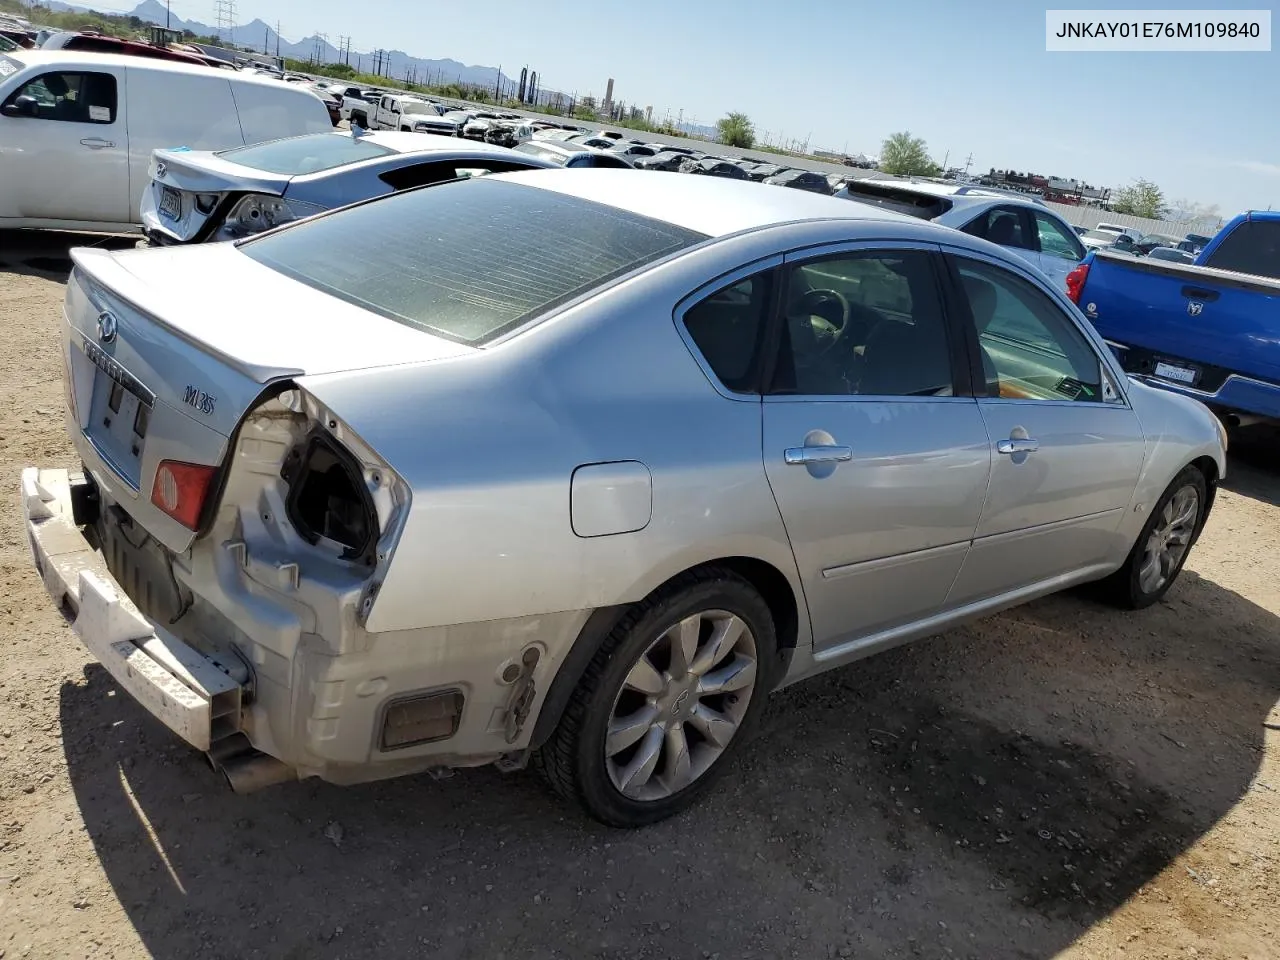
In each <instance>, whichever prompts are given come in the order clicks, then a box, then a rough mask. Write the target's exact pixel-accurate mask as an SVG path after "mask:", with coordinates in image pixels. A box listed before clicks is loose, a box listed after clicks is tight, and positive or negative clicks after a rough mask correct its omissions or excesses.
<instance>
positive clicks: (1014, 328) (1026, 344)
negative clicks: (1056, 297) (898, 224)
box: [957, 259, 1107, 403]
mask: <svg viewBox="0 0 1280 960" xmlns="http://www.w3.org/2000/svg"><path fill="white" fill-rule="evenodd" d="M957 268H958V272H959V274H960V283H961V286H962V287H963V290H964V294H965V298H966V299H967V301H968V304H969V311H970V313H971V314H972V317H973V322H974V325H975V327H976V328H977V334H978V345H979V347H980V349H981V351H982V366H983V371H984V373H985V380H986V385H987V390H986V393H987V396H989V397H1000V398H1002V399H1006V400H1085V401H1091V402H1095V403H1099V402H1102V401H1103V400H1105V399H1107V398H1105V397H1104V396H1103V391H1102V363H1101V361H1100V360H1099V359H1098V355H1097V354H1096V353H1094V351H1093V347H1092V346H1090V344H1089V342H1088V341H1087V340H1086V339H1085V337H1084V334H1082V333H1081V332H1080V331H1079V330H1077V329H1076V327H1075V324H1073V323H1072V322H1071V319H1070V318H1069V317H1068V316H1067V315H1066V313H1065V312H1064V311H1063V310H1062V309H1060V308H1059V307H1058V306H1057V305H1056V304H1055V303H1054V302H1053V301H1052V300H1050V299H1049V297H1048V296H1046V295H1045V294H1044V293H1042V292H1041V291H1039V290H1037V289H1036V288H1035V287H1034V286H1033V285H1032V284H1030V283H1028V282H1027V281H1026V280H1023V279H1022V278H1021V277H1018V276H1015V275H1014V274H1013V273H1012V272H1011V271H1009V270H1005V269H1003V268H1001V267H996V266H993V265H991V264H988V263H983V262H980V261H977V260H967V259H965V260H957Z"/></svg>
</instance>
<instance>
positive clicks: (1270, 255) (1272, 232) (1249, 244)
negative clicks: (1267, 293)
mask: <svg viewBox="0 0 1280 960" xmlns="http://www.w3.org/2000/svg"><path fill="white" fill-rule="evenodd" d="M1205 266H1206V267H1217V268H1218V269H1219V270H1234V271H1235V272H1236V273H1249V274H1252V275H1254V276H1255V277H1271V278H1272V279H1280V222H1277V221H1275V220H1246V221H1245V222H1244V223H1242V224H1240V225H1239V226H1238V227H1236V228H1235V229H1234V230H1232V231H1231V232H1230V233H1228V234H1227V235H1226V236H1225V237H1223V238H1222V242H1221V243H1219V244H1218V246H1217V248H1216V249H1214V251H1213V254H1212V255H1211V256H1210V257H1209V259H1208V261H1207V262H1206V263H1205Z"/></svg>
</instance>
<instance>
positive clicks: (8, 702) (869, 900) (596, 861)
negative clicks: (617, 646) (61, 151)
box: [0, 234, 1280, 960]
mask: <svg viewBox="0 0 1280 960" xmlns="http://www.w3.org/2000/svg"><path fill="white" fill-rule="evenodd" d="M77 242H84V240H83V238H81V239H79V240H78V241H77ZM33 243H34V244H36V246H32V244H33ZM60 244H61V246H60ZM65 245H66V241H64V240H61V239H59V238H56V237H53V238H50V237H46V238H42V239H38V240H34V241H33V240H31V239H28V238H21V244H20V243H19V238H16V237H14V236H13V235H12V234H10V235H4V234H0V304H3V308H2V315H3V317H4V320H5V332H6V334H7V335H6V337H5V338H4V340H3V342H2V343H0V475H2V476H3V477H6V478H8V479H7V481H6V482H7V483H9V484H10V495H9V496H8V497H6V498H3V499H2V500H0V578H2V580H0V957H2V958H4V960H12V958H17V957H28V956H29V957H41V958H43V957H51V958H69V957H81V956H85V957H89V956H93V957H120V958H125V957H129V958H132V957H146V956H154V957H161V958H188V957H228V958H250V957H286V958H325V960H327V958H339V957H346V958H356V957H378V958H387V957H401V956H404V957H408V956H414V957H419V956H431V957H439V958H486V960H491V958H493V960H496V958H499V957H508V958H515V957H573V958H588V957H590V958H624V957H625V958H649V957H653V958H659V957H675V958H710V957H720V958H723V960H738V958H747V957H796V958H805V960H808V958H825V957H864V958H871V957H876V958H878V957H938V958H952V957H973V958H981V960H990V958H1004V957H1011V958H1012V957H1016V958H1042V957H1051V956H1066V957H1073V958H1081V957H1091V958H1092V957H1107V958H1120V957H1124V958H1131V957H1144V958H1145V957H1152V958H1155V957H1188V956H1197V957H1202V958H1203V957H1213V958H1228V957H1231V958H1238V957H1251V958H1255V960H1256V958H1266V957H1280V946H1278V945H1277V944H1278V943H1280V941H1278V940H1277V935H1278V934H1280V910H1278V909H1277V904H1278V903H1280V709H1278V708H1277V698H1278V697H1280V620H1278V619H1277V617H1278V616H1280V549H1278V548H1280V454H1278V452H1277V451H1280V445H1278V444H1277V441H1276V437H1275V436H1255V437H1252V438H1249V439H1248V440H1247V441H1242V442H1240V443H1239V444H1238V445H1237V449H1233V462H1232V468H1231V470H1232V475H1231V478H1230V481H1229V484H1228V489H1227V490H1226V491H1224V492H1223V493H1222V495H1221V496H1220V498H1219V502H1218V506H1217V508H1216V510H1215V513H1214V515H1213V517H1212V519H1211V521H1210V523H1209V526H1208V528H1207V530H1206V532H1205V535H1204V538H1203V539H1202V541H1201V543H1200V544H1199V546H1198V547H1197V549H1196V551H1195V552H1194V553H1193V555H1192V557H1191V560H1190V562H1189V563H1188V565H1187V570H1186V572H1185V573H1184V574H1183V576H1182V579H1181V580H1180V581H1179V583H1178V585H1177V586H1176V587H1175V588H1174V589H1173V590H1172V591H1171V592H1170V594H1169V596H1168V597H1167V598H1166V600H1165V601H1164V602H1163V603H1161V604H1159V605H1158V606H1157V607H1155V608H1153V609H1151V610H1148V611H1145V612H1142V613H1137V614H1121V613H1116V612H1114V611H1112V610H1109V609H1106V608H1103V607H1099V606H1097V605H1095V604H1094V603H1092V602H1091V601H1090V600H1088V599H1087V598H1085V597H1082V596H1079V595H1075V594H1067V595H1062V596H1057V597H1052V598H1049V599H1046V600H1043V601H1040V602H1037V603H1034V604H1031V605H1029V606H1026V607H1023V608H1021V609H1018V610H1014V611H1011V612H1009V613H1006V614H1004V615H1001V616H997V617H993V618H991V619H988V620H985V621H982V622H980V623H977V624H974V625H973V626H970V627H967V628H964V629H960V630H954V631H952V632H950V633H947V634H945V635H943V636H940V637H937V638H934V639H931V640H928V641H923V642H921V643H918V644H915V645H913V646H910V647H907V648H904V649H901V650H897V651H894V652H891V653H888V654H884V655H882V656H880V657H878V658H875V659H873V660H869V661H865V662H863V663H861V664H857V665H855V666H853V667H850V668H847V669H844V670H841V671H837V672H834V673H830V674H827V675H825V676H823V677H820V678H818V679H816V680H813V681H811V682H809V683H807V684H801V685H798V686H796V687H793V688H790V689H789V690H787V691H784V692H783V693H781V694H779V695H778V696H776V697H775V698H774V701H773V703H772V704H771V706H770V709H769V711H768V714H767V716H766V718H765V722H764V724H763V725H762V730H761V733H760V735H759V737H758V739H757V740H756V742H755V744H754V747H753V749H752V751H751V752H750V755H749V756H748V757H747V758H746V759H745V760H744V761H743V762H742V763H740V764H739V765H738V766H737V768H736V769H734V770H733V771H731V772H730V775H729V776H728V777H727V778H726V779H725V781H724V782H723V783H722V786H721V789H720V790H719V791H718V792H717V793H715V794H714V795H713V796H712V797H711V798H710V802H707V803H705V804H703V805H702V806H701V807H700V808H698V809H696V810H693V811H691V812H689V813H687V814H685V815H683V816H681V817H678V818H676V819H675V820H673V821H670V822H667V823H664V824H661V825H659V826H657V827H655V828H651V829H649V830H646V831H642V832H635V833H622V832H616V831H611V830H608V829H605V828H602V827H598V826H596V825H594V824H592V823H590V822H587V821H585V820H584V819H582V818H581V817H580V816H579V815H578V813H577V812H576V811H575V810H573V809H569V808H567V807H564V806H561V805H560V804H558V803H557V802H556V801H555V800H553V799H552V798H551V797H550V796H549V794H548V792H547V791H546V790H544V789H543V787H542V786H541V784H540V783H539V782H538V781H537V780H536V779H535V778H534V777H533V776H531V775H521V774H516V775H505V776H504V775H502V774H499V773H497V772H494V771H491V770H478V771H470V772H467V773H462V774H459V775H457V776H455V777H453V778H450V779H448V780H446V781H436V780H433V779H431V778H429V777H425V776H424V777H416V778H410V779H406V780H400V781H393V782H388V783H382V784H373V785H368V786H362V787H352V788H345V789H344V788H338V787H331V786H328V785H325V784H322V783H315V782H304V783H297V784H290V785H287V786H282V787H277V788H272V789H270V790H267V791H264V792H260V793H257V794H253V795H250V796H246V797H238V796H235V795H233V794H231V793H230V792H228V791H227V790H226V788H225V787H223V786H222V785H221V783H220V782H219V781H218V779H217V778H216V777H215V775H214V774H213V773H212V772H211V771H210V770H209V768H208V767H207V765H206V764H205V763H204V761H203V759H202V758H201V757H200V756H198V755H197V754H195V753H193V752H192V751H191V750H189V749H187V748H186V747H185V746H183V745H182V744H181V743H180V742H178V741H177V739H176V738H175V737H174V736H172V735H171V734H169V732H168V731H166V730H165V729H164V728H163V727H161V726H160V724H159V723H157V722H156V721H154V720H153V719H152V718H151V717H150V716H149V715H148V714H146V713H145V712H144V711H143V710H142V709H141V708H139V707H138V706H136V705H135V704H134V703H133V702H132V701H131V700H130V699H129V697H128V696H126V695H124V694H123V693H121V692H120V691H118V690H117V689H116V688H115V686H114V684H113V683H112V681H111V679H110V678H109V677H108V676H107V675H106V674H105V673H104V671H103V670H102V669H101V668H100V667H99V666H98V665H97V664H96V663H95V662H93V661H92V659H91V657H90V656H89V655H88V654H87V653H86V652H85V651H84V650H83V649H82V648H81V647H80V646H79V645H78V643H77V642H76V640H75V639H74V637H73V635H72V634H71V633H70V631H69V630H68V629H67V628H66V626H65V625H64V623H63V621H62V620H61V618H60V617H59V616H58V615H57V613H56V612H55V611H54V609H53V608H52V605H51V603H50V602H49V600H48V598H47V596H46V595H45V594H44V592H43V589H42V587H41V586H40V584H39V582H38V580H37V578H36V576H35V575H34V573H33V572H32V570H31V564H30V559H29V555H28V552H27V547H26V542H25V536H24V533H23V530H22V525H21V520H20V510H19V506H18V503H17V497H16V489H15V488H16V483H17V474H18V470H19V468H20V467H21V466H23V465H25V464H29V463H41V464H59V463H67V462H69V460H70V448H69V446H68V444H67V441H66V440H65V438H64V433H63V426H62V416H61V406H62V402H61V381H60V373H59V366H60V364H59V362H58V360H57V350H56V345H55V344H56V340H55V331H56V323H57V318H58V311H59V303H60V300H61V297H62V290H63V286H62V280H63V276H64V275H63V274H62V273H61V272H59V271H60V270H61V269H63V268H64V267H65V263H64V260H63V258H64V257H65ZM6 261H7V262H6Z"/></svg>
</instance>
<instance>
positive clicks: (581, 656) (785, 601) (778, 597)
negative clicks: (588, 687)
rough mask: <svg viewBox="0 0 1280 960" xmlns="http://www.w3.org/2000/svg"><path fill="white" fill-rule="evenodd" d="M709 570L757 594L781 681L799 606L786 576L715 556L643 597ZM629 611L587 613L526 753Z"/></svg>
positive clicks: (551, 727)
mask: <svg viewBox="0 0 1280 960" xmlns="http://www.w3.org/2000/svg"><path fill="white" fill-rule="evenodd" d="M712 568H718V569H723V570H728V571H730V572H732V573H735V574H737V575H738V576H739V577H741V578H742V579H744V580H746V581H747V582H748V583H749V584H751V586H752V587H753V588H754V589H755V590H756V592H757V593H759V594H760V596H761V598H762V599H763V600H764V602H765V604H766V605H767V606H768V607H769V612H770V613H771V614H772V615H773V622H774V631H775V634H776V636H777V641H778V657H779V669H778V674H777V675H778V676H779V677H783V676H785V675H786V671H787V668H788V667H789V666H790V664H791V658H792V656H793V654H794V652H795V649H796V645H797V643H798V642H799V638H800V616H801V612H802V610H803V605H802V601H801V598H800V597H798V596H796V591H795V590H794V589H793V588H792V586H791V582H790V581H789V580H788V579H787V576H786V574H784V573H783V572H782V571H781V570H779V569H778V568H777V567H776V566H774V565H773V564H772V563H769V562H768V561H766V560H761V559H759V558H757V557H743V556H732V557H720V558H718V559H715V560H708V561H706V562H704V563H699V564H695V565H694V566H692V567H688V568H686V569H684V570H681V571H680V572H679V573H677V574H675V575H674V576H672V577H669V578H668V579H667V580H664V581H663V582H662V583H661V584H659V585H658V586H657V587H655V588H654V589H653V590H651V591H650V592H649V593H648V594H646V597H649V596H652V595H653V594H655V593H658V592H660V591H662V590H665V589H667V587H669V586H670V585H671V584H673V583H675V582H676V581H678V580H680V579H682V578H685V577H687V576H688V575H689V574H691V573H696V572H698V571H702V570H708V569H712ZM642 599H644V598H642ZM632 606H633V604H630V603H622V604H616V605H613V606H609V607H599V608H597V609H596V610H594V611H592V613H591V615H590V616H589V617H588V618H587V622H586V623H585V624H583V626H582V629H581V630H580V631H578V636H577V639H575V640H574V642H573V646H572V647H570V649H569V653H568V654H567V655H566V656H565V658H564V660H563V662H562V663H561V665H560V668H559V670H557V671H556V675H555V678H554V679H553V680H552V681H551V686H550V688H549V689H548V690H547V695H546V697H544V698H543V701H542V706H541V708H540V709H539V710H538V719H537V720H536V721H535V723H534V727H533V734H532V736H531V737H530V740H529V749H530V750H536V749H537V748H538V747H541V746H542V745H543V744H544V743H546V742H547V739H548V738H549V737H550V736H551V734H552V733H553V732H554V731H555V728H556V726H557V725H558V724H559V723H560V717H561V716H562V715H563V713H564V710H565V707H566V706H567V705H568V703H569V697H570V695H571V694H572V693H573V690H574V688H575V687H576V686H577V685H578V682H579V681H580V680H581V679H582V675H583V673H585V672H586V669H587V666H588V665H589V664H590V663H591V659H592V657H594V656H595V654H596V651H597V650H599V649H600V645H601V644H602V643H604V641H605V638H606V637H608V636H609V634H610V633H612V632H613V628H614V627H616V626H617V625H618V623H619V622H620V621H621V620H622V618H623V617H625V616H626V615H627V612H628V611H629V610H630V609H631V608H632Z"/></svg>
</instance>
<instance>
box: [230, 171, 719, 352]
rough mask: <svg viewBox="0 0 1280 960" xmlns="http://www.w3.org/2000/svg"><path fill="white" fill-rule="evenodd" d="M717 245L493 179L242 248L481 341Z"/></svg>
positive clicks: (318, 284) (435, 190) (323, 285)
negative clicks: (690, 251) (694, 249)
mask: <svg viewBox="0 0 1280 960" xmlns="http://www.w3.org/2000/svg"><path fill="white" fill-rule="evenodd" d="M705 239H707V237H706V235H704V234H701V233H697V232H696V231H693V230H686V229H684V228H683V227H678V226H675V225H673V224H670V223H666V222H663V221H659V220H652V219H649V218H648V217H643V216H640V215H638V214H634V213H630V212H628V211H624V210H619V209H617V208H615V207H610V206H607V205H605V204H601V203H595V202H593V201H590V200H583V199H580V198H578V197H571V196H565V195H563V194H559V193H555V192H553V191H550V190H542V189H540V188H537V187H529V186H521V185H520V184H518V183H513V182H508V181H501V180H490V179H488V178H481V179H474V180H460V181H453V182H449V183H443V184H439V185H436V186H431V187H425V188H422V189H418V190H410V191H407V192H405V193H400V194H396V195H393V196H390V197H387V198H385V199H381V200H377V201H375V202H372V203H365V204H361V205H359V206H356V207H351V208H349V209H347V210H342V211H339V212H337V213H334V214H329V215H327V216H322V217H318V218H316V219H314V220H308V221H304V222H302V223H299V224H297V225H296V226H294V227H290V228H287V229H285V230H282V231H280V232H279V233H275V234H272V235H270V236H264V237H261V238H258V239H255V240H250V241H247V242H245V243H242V244H241V245H240V247H239V249H240V252H241V253H243V254H245V255H246V256H248V257H250V258H252V259H253V260H256V261H257V262H259V263H261V264H263V265H264V266H267V267H270V268H271V269H273V270H276V271H278V272H280V273H283V274H285V275H286V276H289V277H291V278H293V279H294V280H297V281H299V282H300V283H304V284H306V285H307V286H309V287H312V288H314V289H316V290H320V291H323V292H325V293H328V294H330V295H332V296H335V297H338V298H340V299H342V300H345V301H346V302H348V303H352V304H355V305H357V306H360V307H363V308H365V309H367V310H371V311H373V312H374V313H378V314H380V315H382V316H384V317H388V318H390V319H392V320H395V321H397V322H399V323H403V324H406V325H408V326H411V327H416V328H417V329H420V330H423V331H425V332H427V333H431V334H435V335H436V336H441V337H445V338H447V339H449V340H453V341H456V342H459V343H465V344H468V345H472V346H481V345H483V344H485V343H487V342H489V341H491V340H494V339H495V338H497V337H499V336H501V335H502V334H504V333H506V332H507V331H509V330H512V329H514V328H516V327H518V326H520V325H521V324H523V323H524V322H526V321H527V320H529V319H531V318H532V317H534V316H537V315H538V314H541V313H544V312H546V311H547V310H549V309H551V308H553V307H555V306H556V305H558V304H560V303H564V302H566V301H568V300H571V299H573V298H574V297H577V296H579V295H581V294H583V293H586V292H588V291H590V290H593V289H596V288H598V287H601V286H603V285H605V284H607V283H608V282H609V281H610V280H613V279H614V278H616V277H619V276H622V275H624V274H626V273H630V272H631V271H632V270H635V269H637V268H639V267H642V266H644V265H645V264H646V263H651V262H653V261H655V260H658V259H661V258H662V257H664V256H667V255H668V254H671V253H674V252H676V251H678V250H681V249H684V248H686V247H690V246H693V245H694V244H697V243H700V242H702V241H703V240H705ZM358 332H359V331H353V333H357V334H358Z"/></svg>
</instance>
